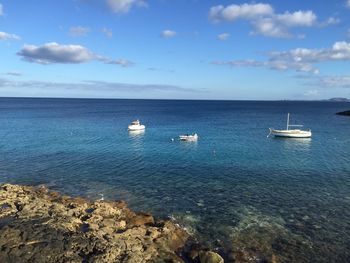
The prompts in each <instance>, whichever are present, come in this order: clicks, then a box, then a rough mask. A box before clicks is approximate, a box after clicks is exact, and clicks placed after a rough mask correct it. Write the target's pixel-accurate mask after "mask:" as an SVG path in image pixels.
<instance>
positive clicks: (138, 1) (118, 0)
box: [106, 0, 147, 14]
mask: <svg viewBox="0 0 350 263" xmlns="http://www.w3.org/2000/svg"><path fill="white" fill-rule="evenodd" d="M106 1H107V5H108V6H109V7H110V8H111V10H112V11H113V12H114V13H119V14H122V13H128V12H129V11H130V9H131V8H132V7H134V6H147V3H146V1H144V0H106Z"/></svg>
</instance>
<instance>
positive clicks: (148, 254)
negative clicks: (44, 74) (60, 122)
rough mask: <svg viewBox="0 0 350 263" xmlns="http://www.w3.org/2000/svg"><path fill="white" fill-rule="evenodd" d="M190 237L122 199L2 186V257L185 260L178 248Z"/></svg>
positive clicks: (18, 259) (13, 259)
mask: <svg viewBox="0 0 350 263" xmlns="http://www.w3.org/2000/svg"><path fill="white" fill-rule="evenodd" d="M187 239H188V234H187V233H186V232H185V231H184V230H183V229H181V228H179V227H177V226H176V225H175V224H173V223H172V222H170V221H165V222H157V221H155V220H154V218H153V217H152V215H150V214H146V213H135V212H133V211H131V210H130V209H129V208H128V207H127V206H126V204H125V203H124V202H110V201H89V200H86V199H82V198H70V197H67V196H62V195H60V194H59V193H57V192H50V191H48V190H47V188H45V187H40V188H34V187H28V186H18V185H11V184H4V185H1V186H0V262H183V260H182V259H181V258H180V257H179V256H178V254H177V252H178V251H179V250H180V249H181V248H182V247H183V246H184V245H185V243H186V241H187ZM209 262H211V261H209Z"/></svg>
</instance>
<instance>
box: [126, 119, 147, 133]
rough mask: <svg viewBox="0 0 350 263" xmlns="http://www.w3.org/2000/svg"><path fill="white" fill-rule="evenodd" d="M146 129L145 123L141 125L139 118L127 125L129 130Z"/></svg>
mask: <svg viewBox="0 0 350 263" xmlns="http://www.w3.org/2000/svg"><path fill="white" fill-rule="evenodd" d="M144 129H146V127H145V125H142V124H141V123H140V121H139V120H136V121H133V122H132V123H131V124H130V125H129V126H128V130H129V131H142V130H144Z"/></svg>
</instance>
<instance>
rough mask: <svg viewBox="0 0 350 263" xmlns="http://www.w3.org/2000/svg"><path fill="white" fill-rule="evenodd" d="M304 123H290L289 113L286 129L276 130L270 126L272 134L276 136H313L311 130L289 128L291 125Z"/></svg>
mask: <svg viewBox="0 0 350 263" xmlns="http://www.w3.org/2000/svg"><path fill="white" fill-rule="evenodd" d="M302 126H303V125H290V124H289V113H288V117H287V129H286V130H275V129H273V128H270V134H269V135H268V136H267V137H269V136H270V135H274V136H275V137H285V138H310V137H311V136H312V133H311V130H308V131H305V130H300V129H289V128H290V127H302Z"/></svg>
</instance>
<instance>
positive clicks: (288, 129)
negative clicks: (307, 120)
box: [287, 113, 289, 131]
mask: <svg viewBox="0 0 350 263" xmlns="http://www.w3.org/2000/svg"><path fill="white" fill-rule="evenodd" d="M288 130H289V113H288V117H287V131H288Z"/></svg>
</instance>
